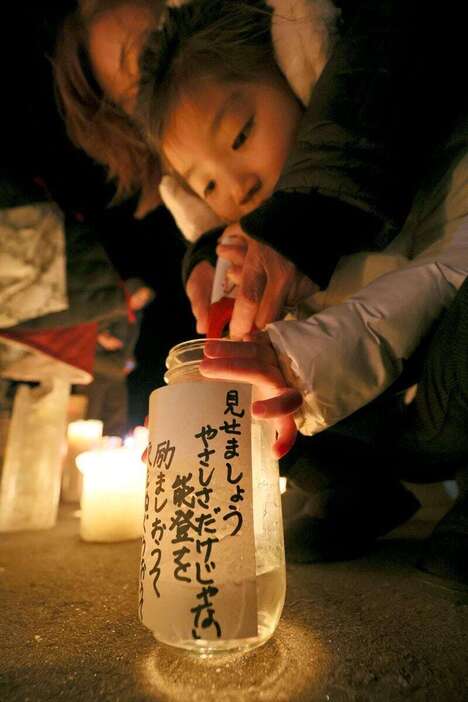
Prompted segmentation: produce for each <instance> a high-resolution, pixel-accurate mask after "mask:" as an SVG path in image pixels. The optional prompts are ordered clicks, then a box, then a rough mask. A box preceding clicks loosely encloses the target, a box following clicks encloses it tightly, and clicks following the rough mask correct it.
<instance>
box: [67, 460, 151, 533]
mask: <svg viewBox="0 0 468 702" xmlns="http://www.w3.org/2000/svg"><path fill="white" fill-rule="evenodd" d="M76 464H77V466H78V468H79V470H80V471H81V473H82V474H83V493H82V496H81V528H80V535H81V538H82V539H83V540H84V541H107V542H109V541H126V540H128V539H137V538H139V537H140V536H141V535H142V532H143V515H144V505H145V485H146V466H145V464H144V463H143V462H142V461H141V459H140V457H139V456H138V454H137V453H136V452H135V451H132V450H131V449H128V448H125V447H122V448H114V449H102V450H96V451H86V452H85V453H82V454H80V455H79V456H77V459H76Z"/></svg>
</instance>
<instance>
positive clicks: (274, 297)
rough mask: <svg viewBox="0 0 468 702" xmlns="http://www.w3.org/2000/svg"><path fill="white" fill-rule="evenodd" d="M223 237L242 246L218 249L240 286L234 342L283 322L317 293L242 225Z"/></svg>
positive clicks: (294, 267) (299, 273)
mask: <svg viewBox="0 0 468 702" xmlns="http://www.w3.org/2000/svg"><path fill="white" fill-rule="evenodd" d="M224 235H228V236H235V237H237V239H238V241H239V242H240V243H239V244H238V245H236V246H234V247H231V246H229V245H223V244H218V247H217V249H216V250H217V253H218V255H219V256H222V257H223V258H227V259H229V260H230V261H231V263H232V264H233V266H232V268H231V271H230V278H231V280H233V282H235V283H236V284H237V285H238V286H239V290H238V292H237V295H236V302H235V304H234V311H233V314H232V319H231V325H230V332H231V337H232V338H233V339H243V338H244V337H245V335H246V334H248V333H249V332H250V330H251V329H253V328H254V327H257V329H263V328H264V327H265V325H266V324H268V323H269V322H275V321H276V320H278V319H280V318H281V316H282V314H283V309H284V307H285V306H294V305H296V304H297V303H298V302H299V301H300V300H302V299H304V298H306V297H308V296H309V295H311V294H312V293H314V292H316V291H317V290H318V287H317V285H315V283H313V282H312V281H311V280H310V279H309V278H307V277H306V276H305V275H303V274H302V273H301V272H300V271H299V270H298V269H297V268H296V266H295V265H294V264H293V263H292V262H291V261H289V259H287V258H285V257H284V256H282V255H281V254H279V253H278V252H277V251H275V249H272V248H271V246H267V245H266V244H262V243H260V242H259V241H256V240H255V239H251V238H250V237H249V236H247V234H245V233H244V232H243V230H242V228H241V227H240V225H238V224H232V225H230V226H229V227H227V228H226V229H225V231H224V234H223V236H224ZM242 243H243V246H242Z"/></svg>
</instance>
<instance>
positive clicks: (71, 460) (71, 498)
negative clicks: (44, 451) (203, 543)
mask: <svg viewBox="0 0 468 702" xmlns="http://www.w3.org/2000/svg"><path fill="white" fill-rule="evenodd" d="M102 427H103V424H102V422H101V420H100V419H88V420H84V419H83V420H78V421H76V422H70V424H69V425H68V429H67V439H68V450H67V454H66V456H65V461H64V464H63V474H62V500H63V501H64V502H79V501H80V497H81V490H82V484H83V478H82V475H81V473H80V471H79V470H78V469H77V467H76V464H75V460H76V457H77V456H78V454H80V453H83V451H89V450H90V449H93V448H96V447H97V446H98V445H99V444H100V442H101V441H102Z"/></svg>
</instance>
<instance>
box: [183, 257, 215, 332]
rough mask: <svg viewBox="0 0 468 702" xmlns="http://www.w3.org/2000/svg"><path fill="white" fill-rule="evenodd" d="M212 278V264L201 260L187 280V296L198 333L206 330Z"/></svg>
mask: <svg viewBox="0 0 468 702" xmlns="http://www.w3.org/2000/svg"><path fill="white" fill-rule="evenodd" d="M213 280H214V268H213V266H212V265H211V263H208V261H201V262H200V263H197V265H196V266H195V268H194V269H193V271H192V272H191V273H190V276H189V279H188V281H187V287H186V292H187V297H188V299H189V300H190V304H191V306H192V313H193V316H194V317H195V319H196V320H197V332H198V333H199V334H206V332H207V330H208V313H209V311H210V302H211V290H212V288H213Z"/></svg>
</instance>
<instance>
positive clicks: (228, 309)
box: [206, 236, 237, 339]
mask: <svg viewBox="0 0 468 702" xmlns="http://www.w3.org/2000/svg"><path fill="white" fill-rule="evenodd" d="M234 240H235V239H234V237H228V236H227V237H225V238H223V240H222V243H223V244H231V243H234ZM230 266H231V263H230V261H227V260H226V259H225V258H219V257H218V260H217V262H216V270H215V277H214V281H213V289H212V291H211V305H210V311H209V314H208V332H207V335H206V336H207V338H208V339H219V338H220V337H222V336H227V335H228V334H229V322H230V321H231V317H232V310H233V308H234V302H235V298H236V292H237V285H235V284H234V283H232V282H231V281H230V280H229V278H228V277H227V272H228V270H229V268H230Z"/></svg>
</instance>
